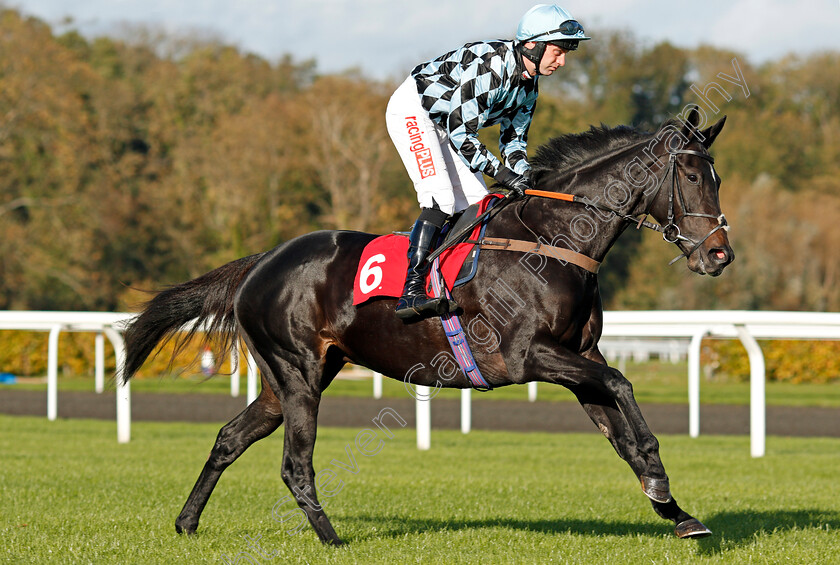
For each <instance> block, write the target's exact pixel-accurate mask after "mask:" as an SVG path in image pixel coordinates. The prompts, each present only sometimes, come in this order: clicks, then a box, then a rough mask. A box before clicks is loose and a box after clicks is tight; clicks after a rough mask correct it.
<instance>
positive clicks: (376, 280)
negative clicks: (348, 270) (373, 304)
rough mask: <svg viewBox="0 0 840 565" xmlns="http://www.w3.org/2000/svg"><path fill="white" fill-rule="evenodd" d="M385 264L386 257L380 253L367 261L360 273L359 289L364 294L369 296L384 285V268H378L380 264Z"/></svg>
mask: <svg viewBox="0 0 840 565" xmlns="http://www.w3.org/2000/svg"><path fill="white" fill-rule="evenodd" d="M384 262H385V255H383V254H382V253H379V254H378V255H374V256H373V257H371V258H370V259H368V260H367V261H365V264H364V266H363V267H362V270H361V272H360V273H359V289H360V290H361V291H362V294H369V293H371V292H373V291H374V290H376V288H377V287H378V286H379V285H380V284H381V283H382V268H381V267H378V266H377V265H378V264H379V263H384ZM371 277H373V280H372V281H370V282H368V279H370V278H371Z"/></svg>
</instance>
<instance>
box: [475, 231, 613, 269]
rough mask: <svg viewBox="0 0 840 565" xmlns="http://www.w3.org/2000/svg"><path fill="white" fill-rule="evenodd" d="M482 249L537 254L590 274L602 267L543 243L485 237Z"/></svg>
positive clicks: (570, 251)
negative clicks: (571, 265) (579, 268)
mask: <svg viewBox="0 0 840 565" xmlns="http://www.w3.org/2000/svg"><path fill="white" fill-rule="evenodd" d="M478 243H479V244H480V245H481V248H482V249H495V250H497V251H517V252H519V253H536V254H537V255H544V256H546V257H552V258H554V259H558V260H560V261H563V262H564V263H571V264H573V265H577V266H578V267H581V268H583V269H586V270H587V271H589V272H590V273H597V272H598V269H599V268H600V267H601V263H599V262H598V261H596V260H595V259H592V258H591V257H587V256H586V255H583V254H582V253H578V252H577V251H572V250H571V249H566V248H564V247H554V246H552V245H544V244H542V243H535V242H533V241H522V240H521V239H506V238H501V237H485V238H484V239H482V240H481V241H479V242H478Z"/></svg>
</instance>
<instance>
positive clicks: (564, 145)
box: [528, 124, 651, 180]
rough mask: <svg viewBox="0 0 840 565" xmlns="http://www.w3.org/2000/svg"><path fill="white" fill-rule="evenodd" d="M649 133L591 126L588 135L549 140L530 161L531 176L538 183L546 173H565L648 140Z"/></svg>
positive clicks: (586, 133) (623, 128)
mask: <svg viewBox="0 0 840 565" xmlns="http://www.w3.org/2000/svg"><path fill="white" fill-rule="evenodd" d="M650 136H651V133H650V132H646V131H640V130H638V129H636V128H633V127H630V126H617V127H612V128H611V127H609V126H605V125H604V124H601V126H600V127H597V126H590V128H589V130H588V131H584V132H581V133H569V134H565V135H561V136H560V137H555V138H553V139H550V140H549V141H548V142H547V143H546V144H545V145H543V146H541V147H540V148H539V149H537V152H536V154H535V155H534V157H533V158H531V159H529V161H528V162H529V163H530V165H531V170H532V174H533V176H534V179H535V180H539V178H540V177H542V175H544V174H545V173H547V172H559V173H564V172H567V171H571V170H572V169H575V168H578V167H580V166H581V165H583V164H585V163H587V162H589V161H592V160H593V159H596V158H598V157H601V156H603V155H606V154H609V153H614V152H616V151H618V150H620V149H623V148H626V147H630V146H632V145H634V144H636V143H638V142H640V141H643V140H645V139H649V138H650Z"/></svg>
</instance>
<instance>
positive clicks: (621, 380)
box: [604, 367, 633, 398]
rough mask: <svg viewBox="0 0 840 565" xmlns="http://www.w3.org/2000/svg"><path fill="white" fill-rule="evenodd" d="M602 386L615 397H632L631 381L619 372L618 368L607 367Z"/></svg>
mask: <svg viewBox="0 0 840 565" xmlns="http://www.w3.org/2000/svg"><path fill="white" fill-rule="evenodd" d="M607 369H608V370H607V372H606V378H605V379H604V386H606V387H607V390H609V391H610V393H611V394H612V395H613V396H614V397H616V398H633V383H631V382H630V381H629V380H628V379H627V377H625V376H624V375H622V374H621V371H619V370H618V369H613V368H612V367H608V368H607Z"/></svg>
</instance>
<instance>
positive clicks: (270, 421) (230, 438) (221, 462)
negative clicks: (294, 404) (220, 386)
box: [175, 382, 283, 534]
mask: <svg viewBox="0 0 840 565" xmlns="http://www.w3.org/2000/svg"><path fill="white" fill-rule="evenodd" d="M282 423H283V412H282V410H281V408H280V402H279V401H278V400H277V398H276V397H275V396H274V393H273V392H272V391H271V389H270V388H269V387H267V386H265V382H263V389H262V392H261V393H260V395H259V396H258V397H257V399H256V400H255V401H254V402H252V403H251V404H249V405H248V407H247V408H245V410H243V411H242V412H241V413H240V414H239V415H238V416H237V417H236V418H234V419H233V420H231V421H230V422H229V423H228V424H227V425H225V426H224V427H223V428H222V429H221V430H220V431H219V435H218V436H217V437H216V443H215V445H213V450H212V451H211V452H210V457H208V458H207V463H205V464H204V469H202V471H201V475H199V477H198V480H197V481H196V483H195V486H194V487H193V489H192V492H191V493H190V496H189V498H187V502H186V503H185V504H184V508H183V509H182V510H181V513H180V514H179V515H178V519H177V520H175V531H177V532H178V533H179V534H180V533H187V534H193V533H195V531H196V530H197V529H198V519H199V518H200V517H201V512H202V511H203V510H204V506H205V505H206V504H207V501H208V500H209V498H210V494H211V493H212V492H213V488H214V487H215V486H216V483H217V482H218V481H219V477H221V475H222V473H223V472H224V470H225V469H227V468H228V467H229V466H230V464H231V463H233V462H234V461H236V458H237V457H239V456H240V455H242V453H243V452H244V451H245V450H246V449H248V447H249V446H250V445H251V444H252V443H254V442H255V441H257V440H260V439H262V438H264V437H266V436H267V435H269V434H271V433H272V432H273V431H274V430H276V429H277V427H278V426H279V425H280V424H282Z"/></svg>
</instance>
